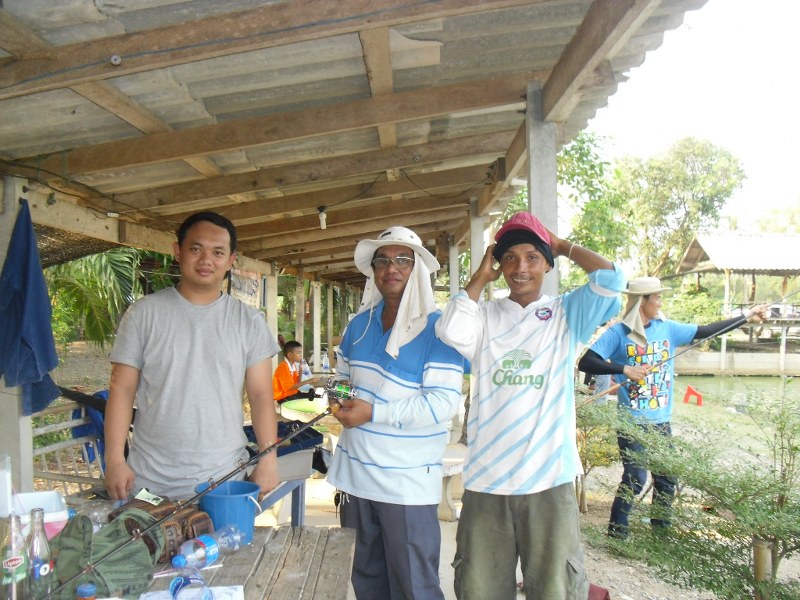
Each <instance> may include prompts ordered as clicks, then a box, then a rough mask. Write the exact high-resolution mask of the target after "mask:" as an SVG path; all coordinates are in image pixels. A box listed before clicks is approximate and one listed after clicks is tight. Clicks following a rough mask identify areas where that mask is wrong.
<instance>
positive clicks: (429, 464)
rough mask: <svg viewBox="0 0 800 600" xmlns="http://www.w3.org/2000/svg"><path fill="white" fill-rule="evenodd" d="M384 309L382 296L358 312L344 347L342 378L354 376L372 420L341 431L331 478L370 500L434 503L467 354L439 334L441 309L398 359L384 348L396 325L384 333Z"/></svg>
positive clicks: (340, 363)
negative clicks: (369, 308)
mask: <svg viewBox="0 0 800 600" xmlns="http://www.w3.org/2000/svg"><path fill="white" fill-rule="evenodd" d="M382 312H383V302H382V301H381V302H380V303H379V304H378V305H377V306H376V308H375V310H374V311H373V312H372V314H370V313H369V312H363V313H361V314H359V315H357V316H356V317H355V318H354V319H353V320H352V321H351V322H350V324H349V325H348V326H347V330H346V331H345V333H344V337H343V339H342V343H341V344H340V345H339V356H338V360H337V363H336V372H337V378H338V379H349V380H350V382H351V383H352V385H353V386H354V387H355V388H356V396H357V397H358V398H361V399H362V400H366V401H367V402H370V403H372V422H370V423H365V424H364V425H362V426H360V427H354V428H351V429H344V430H342V435H341V437H340V438H339V443H338V445H337V447H336V452H335V453H334V456H333V460H332V462H331V466H330V468H329V470H328V481H329V482H330V483H331V484H332V485H334V486H336V487H337V488H338V489H340V490H342V491H344V492H347V493H350V494H353V495H355V496H358V497H360V498H365V499H367V500H375V501H378V502H388V503H392V504H408V505H428V504H437V503H438V502H439V500H440V499H441V490H442V486H441V480H442V455H443V454H444V448H445V445H446V444H447V440H448V435H449V431H448V427H449V424H450V420H451V419H452V418H453V415H455V413H456V411H457V410H458V407H459V403H460V402H461V385H462V378H463V364H464V359H463V358H462V357H461V356H460V355H459V354H458V352H456V351H455V350H453V349H452V348H450V347H449V346H446V345H445V344H444V343H442V342H441V341H440V340H439V339H438V338H437V337H436V335H435V333H434V327H435V324H436V321H437V320H438V318H439V313H438V312H436V313H431V314H430V315H428V324H427V325H426V327H425V329H424V330H423V331H422V332H421V333H420V334H419V335H418V336H417V337H416V338H414V339H413V340H412V341H411V342H409V343H408V344H406V345H404V346H402V347H401V348H400V353H399V355H398V357H397V359H393V358H392V357H391V356H389V354H387V353H386V351H385V348H386V342H387V340H388V339H389V333H390V332H391V330H389V331H386V332H384V331H383V326H382V325H381V314H382ZM365 330H366V331H365Z"/></svg>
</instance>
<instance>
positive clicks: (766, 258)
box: [677, 233, 800, 275]
mask: <svg viewBox="0 0 800 600" xmlns="http://www.w3.org/2000/svg"><path fill="white" fill-rule="evenodd" d="M725 270H730V271H732V272H736V273H756V274H765V275H800V235H796V234H780V233H770V234H746V233H719V234H702V235H698V236H697V237H696V238H695V239H694V240H692V242H691V243H690V244H689V247H688V248H687V250H686V252H685V253H684V256H683V259H682V260H681V263H680V265H678V270H677V273H678V274H679V275H680V274H684V273H694V272H703V271H725Z"/></svg>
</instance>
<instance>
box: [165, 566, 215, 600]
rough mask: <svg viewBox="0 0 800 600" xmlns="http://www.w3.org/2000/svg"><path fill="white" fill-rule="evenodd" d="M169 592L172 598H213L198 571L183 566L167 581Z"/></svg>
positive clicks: (205, 599) (193, 599) (182, 599)
mask: <svg viewBox="0 0 800 600" xmlns="http://www.w3.org/2000/svg"><path fill="white" fill-rule="evenodd" d="M169 593H170V594H171V595H172V597H173V598H174V600H184V599H189V598H191V599H192V600H214V593H213V592H212V591H211V589H210V588H209V587H208V584H207V583H206V580H205V579H203V576H202V575H201V574H200V571H198V570H197V569H194V568H192V567H184V568H182V569H181V570H180V572H179V573H178V575H176V576H175V577H173V578H172V581H170V582H169Z"/></svg>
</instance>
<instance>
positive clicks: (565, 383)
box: [436, 212, 625, 600]
mask: <svg viewBox="0 0 800 600" xmlns="http://www.w3.org/2000/svg"><path fill="white" fill-rule="evenodd" d="M495 241H496V244H494V245H492V246H489V248H487V250H486V253H485V255H484V257H483V260H482V261H481V264H480V266H479V267H478V270H477V271H476V272H475V274H474V275H473V276H472V278H471V279H470V281H469V283H468V284H467V287H466V288H465V289H464V290H462V291H461V292H459V293H458V294H456V295H455V296H454V297H453V298H452V299H451V300H450V302H449V303H448V305H447V307H446V308H445V311H444V314H443V315H442V318H441V319H440V320H439V322H438V323H437V325H436V333H437V335H438V336H439V337H440V338H441V339H442V340H443V341H444V342H446V343H448V344H450V345H451V346H453V347H454V348H455V349H456V350H458V351H459V352H460V353H461V354H462V355H463V356H464V357H465V358H467V359H468V360H469V361H470V362H471V365H472V373H473V375H474V376H475V378H476V380H477V386H476V387H477V391H476V393H475V397H474V398H473V401H472V406H471V409H470V415H469V417H470V420H469V423H468V424H467V427H468V443H469V446H468V450H467V459H466V463H465V466H464V474H463V477H464V488H465V492H464V497H463V509H462V512H461V517H460V519H459V523H458V533H457V536H456V543H457V549H456V556H455V560H454V562H453V565H454V567H455V591H456V596H457V597H458V598H459V599H462V600H463V599H467V600H477V599H479V600H492V599H494V598H497V599H500V598H514V597H515V594H516V576H515V575H516V565H517V560H518V559H519V560H520V562H521V566H522V574H523V580H524V588H525V593H526V596H527V597H528V598H558V599H559V600H560V599H562V598H564V599H568V600H578V599H580V600H586V598H587V595H588V589H589V583H588V580H587V579H586V574H585V571H584V555H583V547H582V545H581V541H580V529H579V521H578V507H577V503H576V500H575V492H574V488H573V481H574V479H575V476H576V475H578V474H579V473H580V472H581V466H580V459H579V457H578V449H577V446H576V442H575V439H576V438H575V398H574V384H573V365H574V363H575V352H576V348H577V346H578V344H579V343H580V342H584V343H585V342H587V341H588V340H589V338H590V337H591V335H592V334H593V333H594V331H595V330H596V329H597V327H598V326H599V325H601V324H602V323H604V322H605V321H607V320H608V319H609V318H611V317H612V316H613V315H615V314H616V313H617V311H618V310H619V307H620V297H619V292H620V291H621V290H622V289H623V288H624V287H625V278H624V276H623V274H622V272H621V271H620V269H619V268H618V267H617V266H615V265H614V264H613V263H612V262H611V261H609V260H607V259H606V258H603V257H602V256H600V255H599V254H596V253H595V252H592V251H591V250H588V249H586V248H582V247H581V246H578V245H574V244H572V243H570V242H569V241H567V240H564V239H561V238H559V237H557V236H556V235H554V234H553V233H552V232H551V231H549V230H548V229H547V228H546V227H545V226H544V225H542V223H541V222H540V221H539V219H537V218H536V217H535V216H533V215H532V214H530V213H527V212H519V213H517V214H515V215H514V216H513V217H511V218H510V219H509V220H508V221H507V222H506V223H505V224H504V225H503V226H502V227H501V228H500V231H498V232H497V235H496V236H495ZM557 256H565V257H567V259H568V260H572V261H573V262H575V263H576V264H577V265H578V266H580V267H581V268H583V269H584V270H585V271H586V272H587V273H588V274H589V283H587V284H585V285H583V286H581V287H579V288H578V289H576V290H574V291H572V292H569V293H565V294H562V295H560V296H558V297H555V298H552V297H549V296H545V295H543V294H542V283H543V280H544V276H545V274H546V273H548V272H549V271H550V270H551V269H552V268H553V266H554V264H555V260H554V259H555V257H557ZM495 260H496V261H497V262H498V263H499V265H500V266H499V268H497V269H495V268H494V266H493V264H494V261H495ZM501 274H502V275H503V276H504V277H505V280H506V282H507V283H508V288H509V291H510V293H509V296H508V298H502V299H499V300H495V301H493V302H479V300H480V298H481V295H482V292H483V288H484V287H485V286H486V284H488V283H490V282H492V281H496V280H497V279H498V278H499V277H500V275H501Z"/></svg>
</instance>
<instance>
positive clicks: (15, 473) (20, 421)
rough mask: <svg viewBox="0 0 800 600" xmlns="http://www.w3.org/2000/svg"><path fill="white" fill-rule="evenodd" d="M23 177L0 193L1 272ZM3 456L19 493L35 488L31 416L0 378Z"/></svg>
mask: <svg viewBox="0 0 800 600" xmlns="http://www.w3.org/2000/svg"><path fill="white" fill-rule="evenodd" d="M24 183H25V180H24V179H19V178H17V177H6V178H5V179H4V180H3V186H2V192H1V193H2V196H0V271H2V268H3V266H4V265H5V261H6V256H7V254H8V245H9V242H10V241H11V233H12V232H13V230H14V225H15V224H16V222H17V214H18V213H19V198H24V197H25V196H24V193H23V191H22V186H23V184H24ZM0 407H1V408H2V411H3V418H2V419H0V455H1V454H8V456H9V457H10V458H11V481H12V486H13V489H14V490H16V491H17V492H30V491H32V490H33V432H32V423H31V417H26V416H23V414H22V388H21V387H20V386H16V387H6V385H5V381H3V379H2V378H0Z"/></svg>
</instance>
